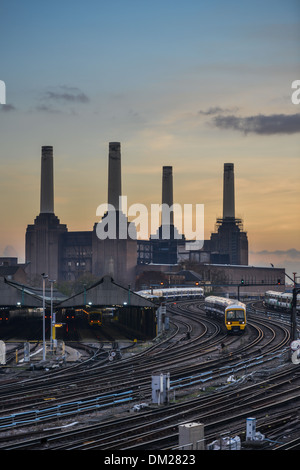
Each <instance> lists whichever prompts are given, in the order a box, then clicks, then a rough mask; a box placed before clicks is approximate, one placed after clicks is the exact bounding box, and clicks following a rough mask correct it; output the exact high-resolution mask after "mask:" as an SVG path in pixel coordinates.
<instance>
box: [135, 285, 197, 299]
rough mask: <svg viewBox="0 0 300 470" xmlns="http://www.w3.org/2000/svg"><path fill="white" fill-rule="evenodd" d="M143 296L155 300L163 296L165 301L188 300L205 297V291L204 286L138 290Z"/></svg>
mask: <svg viewBox="0 0 300 470" xmlns="http://www.w3.org/2000/svg"><path fill="white" fill-rule="evenodd" d="M136 294H138V295H140V296H141V297H145V298H146V299H148V300H151V301H153V302H155V301H158V300H159V299H160V298H161V297H163V298H164V300H165V301H170V300H171V301H172V300H186V299H203V297H204V291H203V289H202V287H170V288H161V289H146V290H140V291H138V292H136Z"/></svg>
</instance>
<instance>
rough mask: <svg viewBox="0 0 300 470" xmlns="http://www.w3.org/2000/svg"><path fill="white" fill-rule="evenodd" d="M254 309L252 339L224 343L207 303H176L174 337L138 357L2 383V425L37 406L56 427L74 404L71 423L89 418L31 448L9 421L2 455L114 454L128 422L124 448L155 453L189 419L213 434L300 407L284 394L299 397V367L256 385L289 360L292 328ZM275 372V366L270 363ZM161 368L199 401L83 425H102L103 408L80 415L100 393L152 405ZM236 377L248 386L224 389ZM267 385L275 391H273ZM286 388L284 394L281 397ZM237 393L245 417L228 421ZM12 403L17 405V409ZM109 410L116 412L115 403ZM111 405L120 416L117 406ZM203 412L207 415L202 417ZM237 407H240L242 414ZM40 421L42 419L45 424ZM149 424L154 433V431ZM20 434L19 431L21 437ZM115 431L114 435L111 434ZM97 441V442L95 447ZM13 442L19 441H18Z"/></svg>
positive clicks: (43, 435) (181, 392)
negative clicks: (31, 451) (29, 451)
mask: <svg viewBox="0 0 300 470" xmlns="http://www.w3.org/2000/svg"><path fill="white" fill-rule="evenodd" d="M250 309H252V310H250ZM250 309H249V311H250V314H249V333H248V336H247V337H246V336H245V337H238V338H236V337H230V338H228V337H225V336H224V335H223V334H222V333H221V332H220V328H219V327H218V325H217V324H215V323H214V322H212V321H211V320H210V319H207V318H206V317H205V315H204V313H203V305H202V303H199V302H197V303H195V301H194V302H185V303H182V304H179V303H177V304H176V307H175V306H174V305H173V306H171V308H170V318H171V322H172V334H170V335H169V336H168V337H166V338H164V340H163V341H161V342H157V343H155V344H153V346H152V347H151V348H148V349H146V350H144V351H142V352H141V353H139V354H136V355H134V356H131V357H127V358H123V359H122V360H120V361H116V362H115V363H113V364H111V363H108V361H106V362H105V361H101V360H98V361H97V360H95V359H94V360H89V361H87V362H86V363H84V364H76V366H75V367H74V369H72V368H70V369H68V368H66V369H64V370H61V371H57V372H53V373H50V374H49V376H46V375H45V374H44V373H43V374H41V376H40V377H35V379H34V380H31V379H29V378H28V379H23V380H21V381H20V380H16V382H15V383H10V384H3V385H1V381H0V399H1V405H2V410H0V426H1V419H2V418H3V419H4V418H5V417H9V416H10V415H12V414H16V413H22V412H30V411H32V408H33V407H35V409H36V410H40V412H41V415H42V413H43V412H44V411H45V413H46V412H48V413H49V408H52V411H53V415H52V416H51V415H50V416H48V417H47V421H49V422H50V423H51V421H53V422H54V423H55V422H56V423H57V420H58V419H60V422H61V421H62V419H61V418H62V416H60V417H59V416H58V414H57V409H56V410H55V408H57V407H58V406H64V407H65V408H64V409H65V410H66V409H67V408H68V406H71V405H70V404H71V402H72V400H74V398H75V397H76V405H75V406H77V409H76V408H75V409H74V410H70V414H69V420H70V417H71V416H72V414H71V413H73V411H74V413H73V417H74V416H75V417H76V419H77V418H78V416H79V415H81V416H82V417H83V418H82V420H79V425H76V426H75V428H76V427H78V428H79V429H73V428H72V431H71V430H69V431H68V432H66V431H65V432H63V433H61V432H60V431H57V432H52V431H51V432H50V433H49V432H48V434H47V431H43V430H39V431H38V437H36V438H35V439H36V440H35V441H34V442H30V440H28V439H24V437H22V438H20V435H21V432H22V428H23V427H24V425H25V424H24V423H21V424H18V425H17V424H15V425H14V427H13V429H14V432H13V437H12V436H10V437H8V432H7V430H8V429H9V427H8V426H9V423H8V422H7V424H8V426H7V427H6V428H5V426H4V427H3V428H2V435H3V433H4V434H5V435H4V436H3V441H2V443H1V433H0V449H1V448H9V449H11V448H13V447H12V446H14V445H17V446H18V448H30V447H32V448H43V446H45V445H46V446H48V447H49V446H50V445H51V446H56V447H57V442H58V441H59V442H60V445H63V446H64V445H66V447H65V448H72V446H73V447H74V446H78V448H82V449H83V448H84V449H85V448H88V447H87V444H86V439H88V440H89V444H88V445H90V446H93V445H94V446H98V447H95V448H105V449H109V448H111V447H110V445H112V446H115V445H116V444H115V443H114V442H115V440H116V436H117V435H118V436H119V437H120V429H121V428H120V426H121V422H122V426H123V425H124V426H125V429H124V431H122V433H124V434H122V435H123V437H122V439H123V440H122V443H121V445H122V446H123V447H122V449H125V448H146V447H147V446H149V445H150V447H151V445H152V446H155V447H153V448H162V446H168V445H169V444H170V443H171V445H173V444H172V442H173V443H175V441H176V439H178V435H177V426H178V423H179V422H181V421H186V419H200V420H204V419H205V421H206V423H207V424H205V426H206V429H207V430H208V432H210V433H212V432H213V428H214V427H215V428H217V427H219V428H222V426H226V425H227V424H226V422H231V423H232V422H233V421H236V420H238V419H241V417H240V415H243V416H245V415H246V414H247V413H249V412H252V411H253V410H255V412H263V409H268V410H273V409H274V410H276V409H277V408H278V406H284V407H285V406H286V407H289V406H291V404H292V403H294V402H295V401H297V403H298V398H297V395H296V396H295V395H293V394H292V392H291V390H289V394H288V393H285V392H283V389H285V388H287V389H288V388H289V386H288V384H291V383H292V384H293V385H292V387H294V390H295V391H297V393H298V395H299V390H298V387H299V382H298V381H299V377H298V375H297V374H295V368H294V366H293V365H291V364H288V365H285V366H284V364H283V365H282V368H283V369H284V374H286V375H285V378H284V376H282V378H281V379H280V378H279V376H278V375H274V377H273V376H271V375H268V377H267V379H265V380H257V379H255V378H254V379H253V373H254V372H255V371H256V370H257V369H258V368H262V369H263V367H267V366H266V364H272V362H274V361H275V362H276V361H277V362H278V358H276V354H278V357H282V358H283V357H284V355H285V354H286V352H285V348H287V345H288V343H289V328H288V326H286V325H285V324H282V322H280V321H275V320H274V319H273V320H270V319H269V318H268V317H266V315H262V313H261V312H259V309H257V308H256V306H255V305H254V304H253V305H251V306H250ZM244 338H247V340H245V339H244ZM223 344H225V350H224V348H222V345H223ZM272 355H273V356H272ZM268 367H269V368H270V366H269V365H268ZM158 369H159V370H165V371H169V372H170V374H171V386H172V387H173V388H172V390H173V391H176V395H177V396H179V397H180V398H181V399H183V398H184V397H185V396H186V395H188V394H191V393H194V394H195V391H198V395H199V396H197V397H196V398H193V399H192V400H188V399H186V398H185V400H184V402H183V403H179V402H177V403H174V404H171V405H169V406H167V407H162V408H163V409H151V410H150V411H147V412H143V413H140V414H138V415H134V416H131V414H128V412H127V413H126V417H125V418H119V419H118V420H113V419H112V418H107V420H105V421H104V422H101V425H100V426H99V425H98V428H97V425H93V426H87V427H86V426H84V424H83V423H84V416H86V413H89V416H93V415H91V413H96V416H97V418H96V419H99V418H98V417H99V408H98V410H97V409H95V410H91V409H79V408H78V401H81V402H82V401H83V398H84V400H85V401H88V400H91V399H92V396H94V397H95V396H97V395H99V396H100V395H102V396H105V395H109V394H113V393H115V394H118V393H123V392H126V390H127V391H128V390H131V391H132V396H131V398H132V400H130V402H134V400H137V399H138V397H141V396H142V397H143V399H144V400H145V399H146V401H149V400H150V390H149V389H150V380H151V373H152V372H154V371H156V370H158ZM239 371H242V372H239ZM230 373H234V374H238V373H240V374H241V373H242V375H243V376H245V377H246V378H245V379H244V382H243V381H237V383H236V384H232V385H225V386H224V385H223V386H221V385H220V383H222V381H223V382H224V379H223V378H222V377H226V376H228V375H229V374H230ZM247 380H254V381H255V385H256V387H254V385H253V384H252V385H249V384H248V383H247ZM284 381H285V382H284ZM284 383H285V385H284ZM203 384H205V386H208V385H210V384H211V386H212V387H213V388H214V391H213V392H205V393H204V394H203V393H202V392H200V393H199V389H202V388H203ZM129 385H130V387H129ZM265 387H267V389H268V391H267V392H266V389H265ZM20 388H21V391H20ZM290 388H291V387H290ZM17 389H19V390H17ZM279 389H281V391H280V394H279V391H278V390H279ZM250 392H251V393H252V395H253V396H252V398H251V399H250V395H247V393H250ZM237 393H238V395H239V396H238V398H239V400H238V401H239V402H240V405H238V406H239V407H240V412H239V414H237V415H236V414H235V413H234V414H233V412H232V408H231V410H230V412H229V414H230V416H229V417H228V418H226V419H227V420H229V421H226V420H225V414H226V406H225V407H224V403H227V411H228V401H229V402H232V398H233V397H236V396H237ZM263 394H265V395H266V394H267V395H268V396H267V397H265V399H264V400H263V399H262V395H263ZM272 394H273V395H272ZM284 396H285V398H284ZM276 397H277V398H276ZM280 397H281V398H280ZM46 398H51V399H52V400H51V405H53V406H49V400H46V403H45V399H46ZM127 398H128V397H127ZM21 399H23V402H22V404H20V405H18V402H17V401H18V400H21ZM218 400H219V402H218ZM258 400H261V401H260V407H258V408H257V407H256V408H255V406H254V403H255V402H256V403H258ZM278 400H281V402H278ZM12 402H13V403H14V406H13V407H12ZM54 403H55V406H54ZM222 403H223V404H222ZM268 403H269V404H268ZM209 404H210V405H209ZM104 405H105V406H106V407H109V406H110V404H109V402H106V403H104ZM298 405H299V403H298ZM111 406H113V407H114V408H113V410H114V412H116V404H112V405H111ZM203 406H204V407H205V410H206V413H204V412H203V408H202V407H203ZM209 406H211V407H212V411H211V413H212V415H211V416H210V415H209V414H208V413H207V410H208V408H209ZM238 406H236V407H235V409H236V410H237V409H238ZM83 408H84V407H83ZM127 409H128V408H127ZM217 413H219V416H223V415H224V416H223V418H222V420H221V421H220V422H219V421H218V419H217ZM243 413H244V414H243ZM213 414H214V415H215V417H213ZM45 415H46V414H45ZM46 416H47V415H46ZM65 419H66V418H65ZM73 419H74V418H73ZM100 419H104V418H100ZM120 420H121V421H120ZM3 422H4V421H3ZM41 422H42V421H41V420H39V423H41ZM66 423H68V421H66ZM155 423H156V424H155ZM66 425H67V424H66ZM147 425H148V427H150V428H151V429H150V430H149V429H148V428H147ZM26 426H31V428H32V429H33V431H34V430H35V427H36V426H37V423H35V424H33V423H28V424H26ZM114 426H116V427H117V431H116V432H115V436H114V435H113V427H114ZM48 427H49V426H48ZM54 427H55V426H54ZM81 428H82V429H81ZM18 429H20V432H18V431H17V430H18ZM44 429H45V425H44ZM108 429H110V432H109V433H108ZM0 430H1V428H0ZM80 433H83V434H84V439H83V441H84V442H82V440H81V442H79V441H80V438H79V437H78V434H80ZM151 433H152V434H151ZM98 434H100V438H99V437H97V436H98ZM104 435H105V438H104ZM89 436H90V437H89ZM155 436H161V437H155ZM61 439H66V440H67V443H66V444H62V441H61ZM90 439H91V440H93V442H90ZM101 439H102V442H101ZM160 439H161V440H160ZM14 440H16V441H19V442H15V443H14V442H13V441H14ZM95 440H96V441H97V442H95ZM110 440H111V442H110ZM41 442H43V444H41ZM120 442H121V441H120ZM22 446H23V447H22ZM70 446H71V447H70ZM103 446H104V447H103ZM130 446H131V447H130ZM143 446H144V447H143ZM156 446H158V447H156ZM74 448H75V447H74ZM112 448H113V447H112Z"/></svg>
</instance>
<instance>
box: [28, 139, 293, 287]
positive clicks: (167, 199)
mask: <svg viewBox="0 0 300 470" xmlns="http://www.w3.org/2000/svg"><path fill="white" fill-rule="evenodd" d="M120 196H122V175H121V144H120V142H110V143H109V152H108V196H107V202H108V208H109V207H110V205H111V206H113V207H114V208H116V211H117V214H118V217H117V220H122V223H124V224H128V221H127V218H126V216H125V214H123V213H122V210H121V208H120V207H119V200H120V199H119V198H120ZM164 205H167V206H168V207H172V206H173V168H172V167H171V166H164V167H163V168H162V207H164ZM167 215H168V217H167V218H166V217H165V216H164V213H163V212H162V217H161V225H160V226H159V227H158V228H157V232H156V234H152V235H151V236H150V238H149V239H148V240H136V239H133V238H130V237H127V238H125V239H124V237H121V236H119V230H120V227H117V233H116V237H115V238H114V239H110V238H105V239H100V238H99V237H98V236H97V230H99V224H95V225H94V227H93V228H92V229H91V230H87V231H69V230H68V228H67V226H66V225H65V224H62V223H61V222H60V220H59V219H58V217H57V216H56V215H55V212H54V172H53V147H51V146H44V147H42V155H41V194H40V214H39V215H38V216H37V217H36V218H35V220H34V223H33V224H31V225H28V227H27V230H26V250H25V251H26V263H25V265H26V272H27V275H28V277H29V280H30V283H31V285H38V284H39V283H40V282H41V273H47V274H48V276H49V279H55V280H57V281H74V280H76V279H78V278H80V277H81V276H82V275H84V274H86V273H91V274H92V275H93V276H94V277H95V278H96V279H101V278H102V277H103V276H105V275H109V276H111V277H112V278H113V279H114V280H115V281H116V282H118V283H119V284H120V285H124V286H126V287H128V286H130V287H131V288H132V289H134V288H135V287H136V284H137V285H138V287H139V288H141V286H142V285H146V284H147V283H148V282H149V279H148V278H149V274H148V275H147V273H150V272H151V273H152V274H151V275H150V278H151V276H152V281H153V284H155V283H157V282H158V281H159V279H160V281H159V282H162V280H165V279H169V283H170V282H171V281H170V279H171V277H172V279H173V278H174V276H175V277H176V272H178V271H180V270H181V269H182V268H183V269H191V268H190V267H189V268H187V267H186V266H188V265H189V264H191V263H192V264H193V265H196V266H197V269H195V267H193V268H192V269H194V270H196V271H197V273H198V274H199V275H200V276H202V279H203V280H206V281H209V276H208V274H207V272H208V268H207V266H210V265H213V266H221V268H222V272H223V274H222V276H223V277H224V272H225V271H226V270H227V271H228V273H229V267H230V266H235V267H237V266H243V267H244V269H247V278H249V279H250V278H251V279H254V278H257V279H258V278H259V282H260V283H262V284H264V283H265V281H266V280H267V278H268V279H269V278H270V276H271V273H267V274H266V270H268V269H269V270H271V268H265V270H264V275H263V278H261V276H260V275H259V274H257V272H255V273H254V271H253V270H255V269H258V268H255V267H250V266H248V238H247V233H246V232H245V231H244V230H243V224H242V220H241V219H237V218H236V217H235V188H234V165H233V164H232V163H225V164H224V179H223V217H222V218H219V219H217V221H216V231H215V232H214V233H212V234H211V237H210V239H209V240H204V244H203V247H202V248H201V249H199V250H188V249H186V246H187V245H186V243H187V242H188V241H189V240H186V239H185V236H184V234H179V233H178V230H177V228H176V227H175V225H174V217H173V211H169V213H168V214H167ZM119 216H120V217H121V218H119ZM109 217H110V212H109V209H108V211H107V212H106V213H105V214H104V215H103V217H102V220H101V221H100V229H102V230H105V224H106V223H107V220H108V218H109ZM102 225H103V227H102ZM166 225H168V226H169V227H168V228H169V233H170V236H169V237H168V238H165V237H164V236H163V228H164V227H165V226H166ZM101 227H102V228H101ZM221 268H220V269H221ZM214 269H217V268H214ZM251 271H253V272H252V273H251ZM210 272H212V271H210ZM259 272H260V273H262V271H259ZM166 273H168V274H166ZM170 273H171V274H172V276H171V277H170ZM273 273H274V272H273ZM273 273H272V276H273ZM281 274H282V273H280V276H279V277H282V276H281ZM266 276H267V277H266ZM177 277H178V276H177ZM227 277H228V276H227ZM229 277H230V276H229ZM277 277H278V276H277V275H275V278H277ZM283 277H284V276H283ZM146 278H147V279H148V281H147V282H144V281H145V280H146ZM225 278H226V276H225ZM210 281H211V279H210ZM282 281H283V283H284V279H282ZM143 282H144V284H143ZM172 282H173V281H172Z"/></svg>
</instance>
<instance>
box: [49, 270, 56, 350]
mask: <svg viewBox="0 0 300 470" xmlns="http://www.w3.org/2000/svg"><path fill="white" fill-rule="evenodd" d="M49 282H50V289H51V300H50V301H51V313H50V318H51V332H50V344H51V351H53V349H54V340H55V320H56V319H55V312H53V284H54V282H56V281H55V279H49Z"/></svg>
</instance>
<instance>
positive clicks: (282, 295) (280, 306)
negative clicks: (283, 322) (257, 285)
mask: <svg viewBox="0 0 300 470" xmlns="http://www.w3.org/2000/svg"><path fill="white" fill-rule="evenodd" d="M292 300H293V294H292V293H291V292H276V291H272V290H268V291H267V292H266V293H265V298H264V304H265V307H267V308H273V309H274V310H283V311H286V312H291V311H292ZM296 311H297V314H300V294H298V295H297V304H296Z"/></svg>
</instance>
